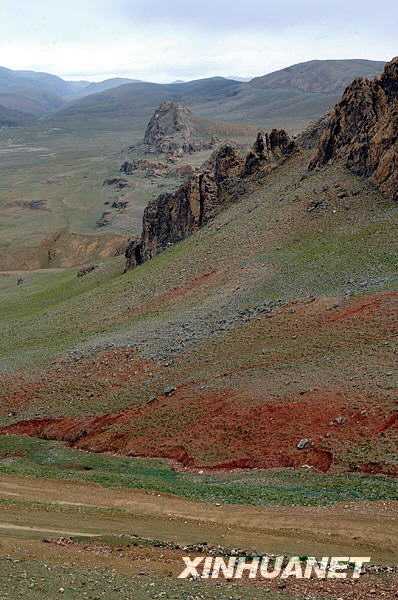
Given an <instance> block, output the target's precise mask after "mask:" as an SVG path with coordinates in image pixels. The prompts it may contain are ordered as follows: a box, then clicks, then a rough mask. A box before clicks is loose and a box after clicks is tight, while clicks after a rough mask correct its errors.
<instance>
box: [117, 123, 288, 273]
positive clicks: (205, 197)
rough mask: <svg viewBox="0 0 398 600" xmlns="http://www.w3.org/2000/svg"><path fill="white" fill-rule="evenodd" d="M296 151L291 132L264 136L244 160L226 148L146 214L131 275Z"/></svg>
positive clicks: (133, 245) (129, 260) (130, 261)
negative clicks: (251, 180) (249, 180)
mask: <svg viewBox="0 0 398 600" xmlns="http://www.w3.org/2000/svg"><path fill="white" fill-rule="evenodd" d="M293 150H294V142H292V141H290V140H289V137H288V136H287V134H286V132H285V131H277V130H273V131H272V132H271V133H270V134H263V133H259V134H258V136H257V140H256V142H255V144H254V146H253V150H252V151H251V152H249V154H248V155H247V156H246V157H243V156H242V155H241V153H240V152H239V149H238V148H237V147H236V146H234V145H231V144H225V145H224V146H221V147H220V148H218V149H217V150H216V151H215V152H213V154H212V156H211V157H210V159H209V160H208V161H206V162H205V163H204V164H203V165H202V167H201V168H200V170H199V172H198V173H195V174H194V175H192V177H190V179H189V180H188V181H187V182H185V183H184V184H183V185H182V186H181V187H180V188H178V190H177V191H175V192H173V193H169V194H161V195H160V196H159V197H158V198H156V199H155V200H153V201H152V202H150V203H149V204H148V206H147V208H146V209H145V212H144V217H143V228H142V235H141V238H140V239H138V240H132V241H131V242H130V243H129V246H128V248H127V251H126V269H131V268H133V267H135V266H136V265H139V264H141V263H143V262H145V261H147V260H149V259H151V258H152V257H153V256H155V255H156V254H158V253H159V252H162V251H163V250H165V249H166V248H167V247H168V246H171V245H172V244H175V243H176V242H179V241H181V240H183V239H185V238H186V237H188V236H189V235H191V234H192V233H194V232H195V231H196V230H198V229H199V228H200V227H202V226H203V225H204V224H206V223H208V222H209V220H210V219H212V218H213V217H214V216H215V215H217V214H218V213H219V212H220V211H221V210H223V209H224V208H225V207H226V206H228V205H229V204H230V203H231V202H234V201H236V200H237V199H238V198H239V196H240V191H241V188H242V184H243V182H244V181H245V179H247V178H248V177H249V176H251V175H255V174H256V173H257V172H259V171H265V172H268V171H270V170H273V169H274V168H276V167H277V166H278V165H279V164H280V163H281V161H282V160H284V159H285V158H286V157H287V156H288V155H289V154H290V153H291V152H293Z"/></svg>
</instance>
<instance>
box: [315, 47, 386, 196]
mask: <svg viewBox="0 0 398 600" xmlns="http://www.w3.org/2000/svg"><path fill="white" fill-rule="evenodd" d="M334 159H340V160H343V161H344V162H345V164H346V166H347V167H348V168H349V169H350V170H351V171H352V172H354V173H356V174H358V175H362V176H365V177H372V178H373V180H374V182H375V183H376V185H377V186H378V187H379V188H380V190H381V191H382V192H384V193H385V194H386V195H387V196H389V197H391V198H392V199H394V200H398V58H395V59H394V60H393V61H391V62H390V63H388V64H387V65H386V67H385V70H384V73H383V75H382V76H381V77H379V78H377V79H374V80H372V81H369V80H367V79H356V80H355V81H354V82H353V83H352V84H351V85H350V86H349V87H348V88H347V89H346V91H345V93H344V95H343V98H342V100H341V102H340V103H339V104H337V106H336V107H335V109H334V110H333V112H332V113H331V115H330V118H329V123H328V125H327V127H326V129H325V131H324V133H323V135H322V138H321V141H320V143H319V146H318V148H317V151H316V154H315V156H314V157H313V159H312V161H311V163H310V166H309V168H310V169H314V168H316V167H318V166H322V165H324V164H326V163H328V162H329V161H332V160H334Z"/></svg>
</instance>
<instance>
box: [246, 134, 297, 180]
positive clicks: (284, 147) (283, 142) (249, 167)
mask: <svg viewBox="0 0 398 600" xmlns="http://www.w3.org/2000/svg"><path fill="white" fill-rule="evenodd" d="M293 149H294V142H292V141H291V140H290V138H289V136H288V135H287V133H286V131H285V130H284V129H280V130H278V129H273V130H272V131H271V133H263V132H259V134H258V135H257V139H256V141H255V144H254V146H253V149H252V151H251V152H249V154H248V155H247V157H246V163H245V173H244V174H245V175H252V174H253V173H255V172H256V171H258V170H259V169H260V168H261V167H266V166H269V168H270V169H271V170H272V168H273V167H274V166H275V163H276V162H277V161H279V160H280V159H281V158H283V157H284V156H288V155H289V154H290V153H291V152H292V151H293Z"/></svg>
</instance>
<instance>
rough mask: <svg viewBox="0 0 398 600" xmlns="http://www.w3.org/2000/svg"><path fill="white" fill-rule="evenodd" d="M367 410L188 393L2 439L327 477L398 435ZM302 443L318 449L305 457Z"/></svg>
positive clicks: (323, 397)
mask: <svg viewBox="0 0 398 600" xmlns="http://www.w3.org/2000/svg"><path fill="white" fill-rule="evenodd" d="M363 406H364V398H363V397H358V398H355V397H352V396H350V397H346V396H345V395H344V394H339V393H336V392H332V391H324V392H313V393H308V394H307V395H306V396H305V397H302V398H301V399H296V400H292V399H291V398H290V399H289V398H286V399H285V401H282V402H281V401H279V402H276V401H274V400H272V399H270V398H268V399H267V398H266V397H260V396H258V397H253V396H250V397H248V396H245V395H243V394H238V393H237V392H235V391H231V390H224V391H220V392H212V393H209V392H205V391H198V390H197V389H195V388H188V387H187V388H181V389H179V390H177V392H176V393H175V394H174V395H173V396H171V397H165V396H161V397H159V398H158V399H157V400H156V401H153V402H151V403H149V404H147V405H145V406H143V407H142V406H141V407H137V408H133V409H130V410H125V411H123V412H120V413H116V414H108V415H103V416H97V417H88V418H87V417H86V418H76V417H75V418H58V419H36V420H30V421H25V422H22V423H17V424H15V425H11V426H9V427H5V428H3V429H1V430H0V434H6V433H11V434H22V435H29V436H37V437H41V438H45V439H56V440H63V441H65V442H67V443H68V444H70V445H71V446H73V447H76V448H81V449H84V450H89V451H94V452H114V453H119V454H123V455H128V456H147V457H164V458H168V459H172V460H175V461H178V462H179V463H181V464H183V465H184V466H187V467H194V468H218V469H220V468H223V469H233V468H275V467H300V466H304V465H309V466H312V467H314V468H315V469H317V470H319V471H323V472H327V471H329V469H330V468H331V467H332V466H335V467H338V466H339V462H340V461H339V455H340V454H341V453H342V452H344V449H346V448H350V447H352V446H355V445H358V444H360V443H362V442H364V441H369V442H371V441H372V440H375V441H376V440H377V438H378V436H380V435H383V432H385V430H386V426H389V427H393V428H397V427H398V422H397V420H396V419H395V420H392V419H391V417H386V415H385V414H384V413H383V411H382V410H381V409H377V408H371V409H368V410H366V411H364V410H363ZM303 438H308V439H310V440H311V445H310V446H309V447H308V448H306V449H304V450H299V449H298V448H297V444H298V442H299V441H300V440H302V439H303ZM335 455H336V456H335ZM363 470H365V467H363ZM380 470H382V469H379V471H380Z"/></svg>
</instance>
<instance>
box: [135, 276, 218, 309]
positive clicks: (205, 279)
mask: <svg viewBox="0 0 398 600" xmlns="http://www.w3.org/2000/svg"><path fill="white" fill-rule="evenodd" d="M219 276H220V273H219V272H218V271H209V272H208V273H202V274H201V275H198V276H197V277H194V278H193V279H191V280H190V281H188V282H187V283H186V284H185V285H182V286H179V287H175V288H172V289H171V290H167V291H166V292H164V293H162V294H158V295H155V296H153V298H151V301H150V304H141V305H140V306H137V307H134V308H131V309H129V311H128V314H130V315H134V316H137V315H141V314H149V313H151V312H154V311H157V310H159V309H161V308H165V307H166V306H167V305H169V304H172V303H173V302H174V301H175V300H177V299H180V298H184V297H189V296H191V295H192V294H193V293H194V292H197V290H198V289H199V288H202V287H204V288H206V287H207V286H208V285H212V284H214V283H215V282H216V281H217V280H218V278H219Z"/></svg>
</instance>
